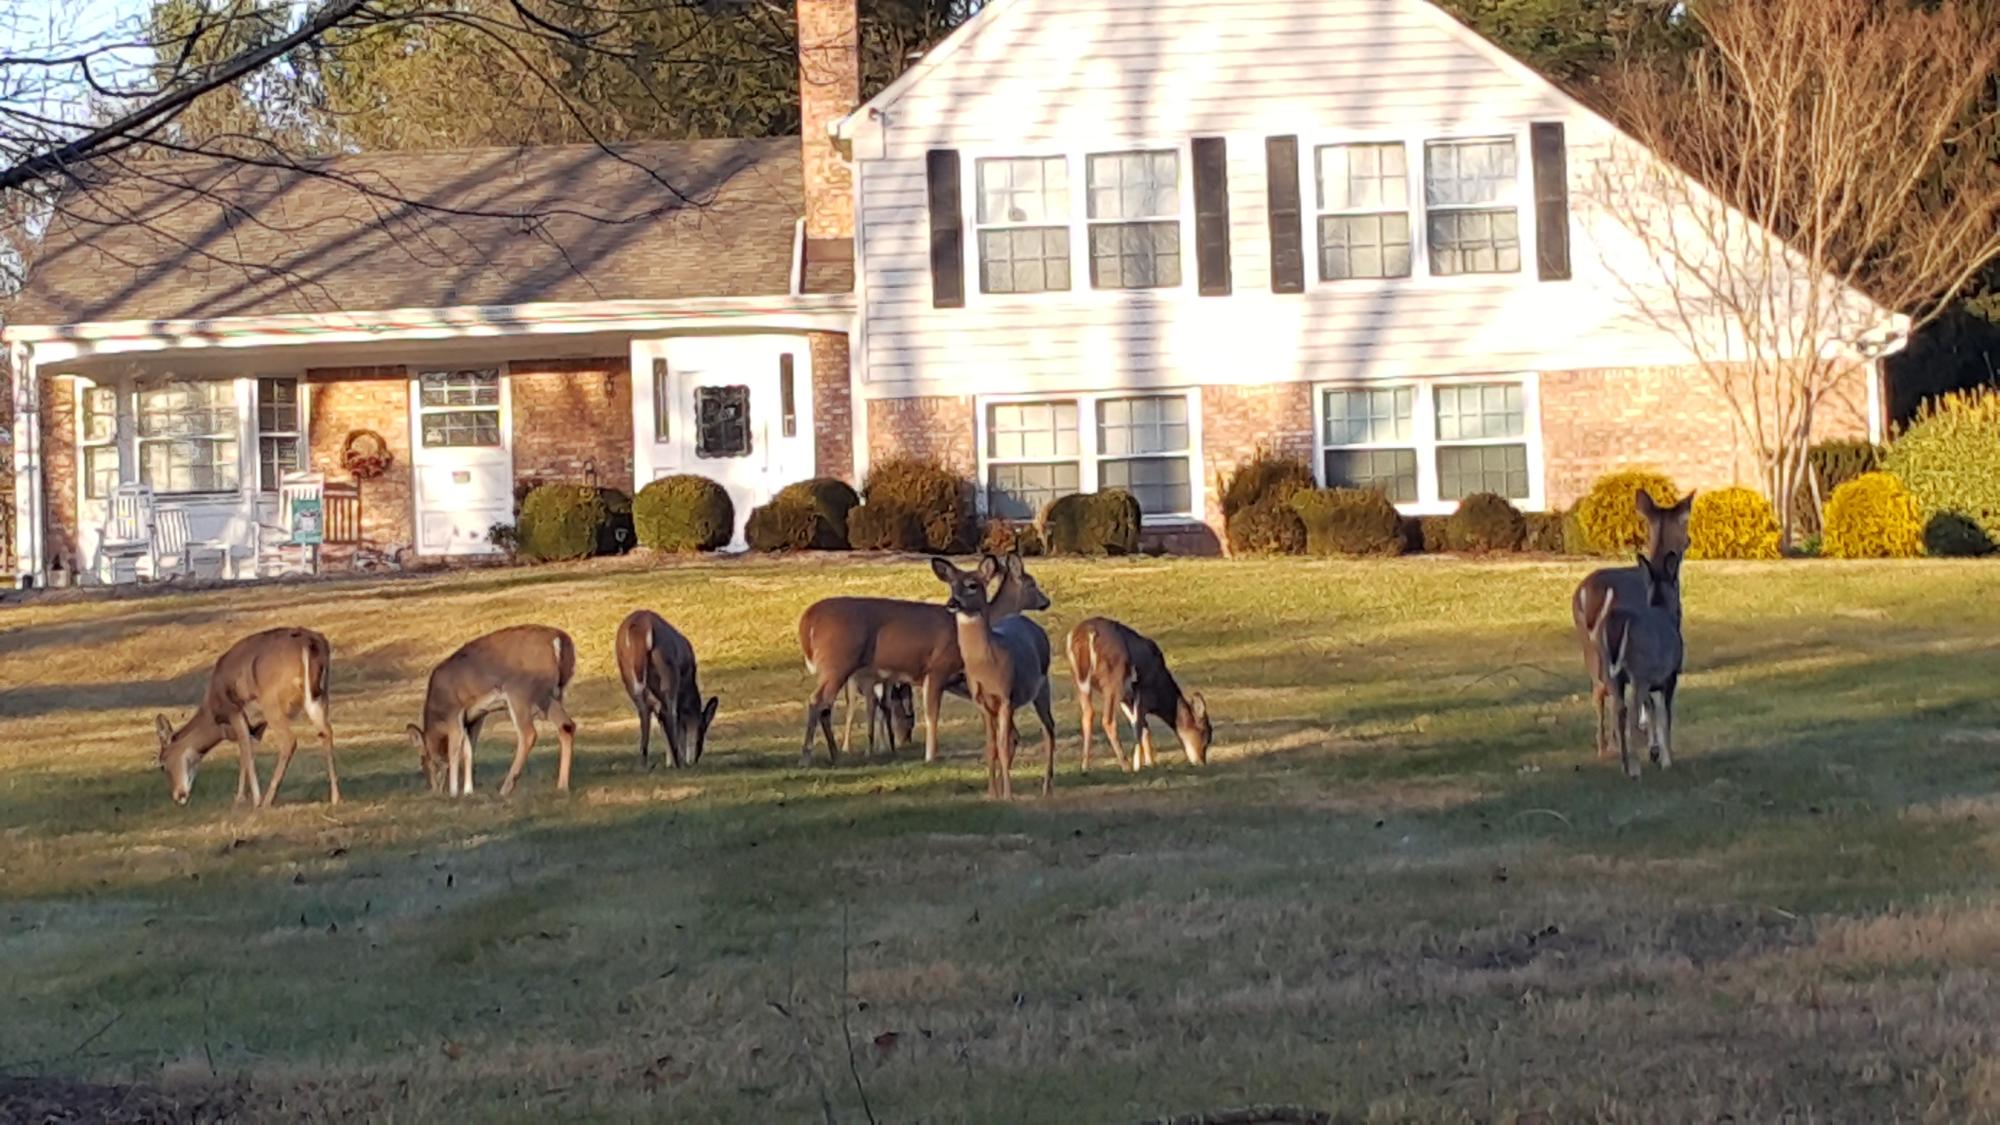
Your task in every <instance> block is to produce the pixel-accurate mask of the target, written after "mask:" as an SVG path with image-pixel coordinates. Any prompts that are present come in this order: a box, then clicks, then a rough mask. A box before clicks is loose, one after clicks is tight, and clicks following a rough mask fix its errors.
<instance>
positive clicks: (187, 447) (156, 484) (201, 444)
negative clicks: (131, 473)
mask: <svg viewBox="0 0 2000 1125" xmlns="http://www.w3.org/2000/svg"><path fill="white" fill-rule="evenodd" d="M236 462H237V455H236V442H235V441H234V440H220V439H214V438H193V439H187V440H178V441H166V440H160V441H142V442H140V443H139V480H140V483H142V484H147V485H150V486H152V489H153V491H155V492H161V493H174V492H234V491H235V490H236V477H237V472H236Z"/></svg>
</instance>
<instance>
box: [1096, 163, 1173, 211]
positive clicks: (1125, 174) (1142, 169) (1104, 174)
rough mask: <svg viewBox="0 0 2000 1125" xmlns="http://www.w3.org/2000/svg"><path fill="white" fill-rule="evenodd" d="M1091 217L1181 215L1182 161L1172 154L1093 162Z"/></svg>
mask: <svg viewBox="0 0 2000 1125" xmlns="http://www.w3.org/2000/svg"><path fill="white" fill-rule="evenodd" d="M1088 175H1089V179H1090V185H1089V186H1090V206H1089V212H1090V217H1091V218H1093V219H1158V218H1165V217H1167V216H1171V215H1178V214H1180V213H1181V187H1180V176H1181V158H1180V154H1179V153H1177V152H1172V151H1165V152H1112V153H1102V154H1099V155H1096V156H1092V157H1091V158H1090V167H1089V172H1088Z"/></svg>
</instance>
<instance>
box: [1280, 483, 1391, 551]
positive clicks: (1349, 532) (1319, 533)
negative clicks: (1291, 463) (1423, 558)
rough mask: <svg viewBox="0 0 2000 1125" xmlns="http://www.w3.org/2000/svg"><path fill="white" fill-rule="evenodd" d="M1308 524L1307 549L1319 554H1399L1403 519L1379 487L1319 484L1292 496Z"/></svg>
mask: <svg viewBox="0 0 2000 1125" xmlns="http://www.w3.org/2000/svg"><path fill="white" fill-rule="evenodd" d="M1292 507H1293V509H1295V510H1296V511H1297V512H1298V513H1299V520H1300V521H1301V522H1302V523H1304V524H1305V528H1306V550H1308V551H1310V552H1311V553H1313V554H1315V555H1397V554H1401V553H1402V551H1403V546H1404V541H1403V520H1402V517H1401V516H1399V515H1398V514H1397V513H1396V506H1395V505H1394V504H1391V503H1389V498H1388V497H1386V496H1384V495H1382V493H1381V492H1380V491H1377V490H1375V489H1361V488H1318V489H1307V490H1305V491H1303V492H1299V493H1296V494H1294V495H1293V496H1292Z"/></svg>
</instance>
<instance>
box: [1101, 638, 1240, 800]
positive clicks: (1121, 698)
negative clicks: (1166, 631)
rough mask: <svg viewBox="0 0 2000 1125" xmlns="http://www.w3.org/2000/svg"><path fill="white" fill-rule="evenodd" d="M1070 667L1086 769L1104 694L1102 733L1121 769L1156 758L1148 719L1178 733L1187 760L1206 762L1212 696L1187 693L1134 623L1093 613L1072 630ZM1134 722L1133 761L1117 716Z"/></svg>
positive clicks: (1147, 763)
mask: <svg viewBox="0 0 2000 1125" xmlns="http://www.w3.org/2000/svg"><path fill="white" fill-rule="evenodd" d="M1068 648H1069V667H1070V673H1071V675H1072V676H1073V677H1074V678H1075V680H1076V701H1077V703H1078V704H1079V705H1080V706H1081V707H1082V709H1083V768H1084V770H1085V771H1086V772H1087V771H1088V770H1089V769H1090V728H1091V727H1092V726H1093V725H1094V724H1095V723H1096V722H1097V717H1098V710H1097V707H1098V703H1097V700H1098V698H1099V697H1102V699H1103V704H1102V706H1103V712H1102V713H1103V716H1104V734H1105V737H1107V738H1109V739H1110V740H1111V752H1112V753H1113V754H1115V755H1117V757H1118V768H1119V769H1121V770H1127V771H1130V770H1133V769H1142V768H1144V767H1146V766H1150V765H1152V764H1154V763H1153V732H1152V726H1151V724H1150V723H1149V722H1148V720H1150V719H1155V718H1157V719H1159V720H1161V721H1162V722H1165V723H1167V724H1168V725H1170V726H1172V727H1173V728H1174V733H1175V734H1177V735H1179V736H1180V740H1181V751H1182V752H1183V753H1185V754H1186V755H1187V760H1188V764H1189V765H1195V766H1199V765H1206V764H1207V763H1208V747H1209V743H1211V742H1212V741H1214V739H1215V727H1214V725H1213V724H1212V723H1210V722H1209V719H1208V701H1207V700H1205V699H1203V698H1202V697H1201V695H1200V693H1198V692H1197V693H1196V694H1194V695H1188V694H1186V693H1185V692H1183V691H1181V685H1180V682H1179V681H1178V680H1176V679H1174V674H1173V672H1172V671H1170V670H1168V668H1167V657H1166V654H1165V653H1162V652H1161V651H1160V646H1159V645H1157V644H1154V643H1153V641H1152V640H1151V638H1148V637H1146V636H1144V635H1142V634H1140V633H1139V632H1137V631H1135V630H1133V629H1132V628H1130V627H1128V626H1126V625H1123V624H1121V623H1119V622H1117V621H1113V620H1111V619H1110V618H1108V617H1092V618H1089V619H1088V620H1085V621H1083V622H1080V623H1079V624H1078V625H1077V627H1076V628H1074V629H1071V630H1070V633H1069V645H1068ZM1120 714H1123V715H1124V716H1125V721H1126V722H1129V723H1131V724H1132V728H1133V730H1134V731H1135V732H1137V734H1138V738H1139V744H1138V745H1137V746H1135V747H1134V748H1133V751H1132V764H1131V765H1130V766H1127V765H1126V764H1125V748H1124V747H1123V746H1120V745H1119V744H1118V716H1119V715H1120Z"/></svg>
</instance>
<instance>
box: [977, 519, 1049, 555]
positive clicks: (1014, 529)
mask: <svg viewBox="0 0 2000 1125" xmlns="http://www.w3.org/2000/svg"><path fill="white" fill-rule="evenodd" d="M979 553H980V554H982V555H1003V556H1004V555H1009V554H1018V555H1020V556H1021V557H1022V558H1034V557H1035V556H1037V555H1039V554H1041V553H1042V531H1041V529H1040V528H1038V527H1036V526H1035V525H1034V524H1031V523H1016V522H1014V521H1013V520H988V521H986V532H985V534H983V535H981V536H980V537H979Z"/></svg>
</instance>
